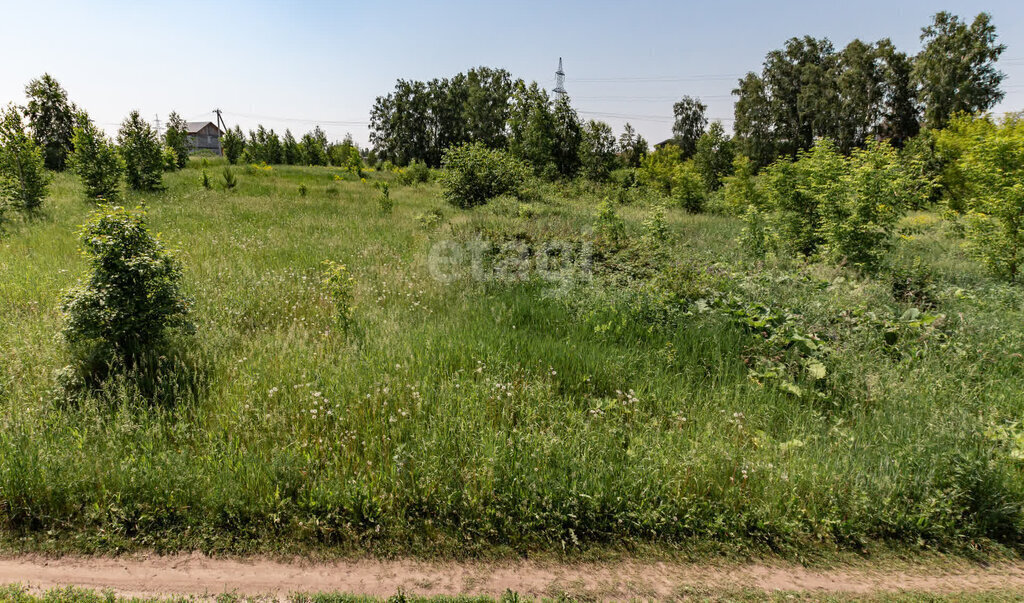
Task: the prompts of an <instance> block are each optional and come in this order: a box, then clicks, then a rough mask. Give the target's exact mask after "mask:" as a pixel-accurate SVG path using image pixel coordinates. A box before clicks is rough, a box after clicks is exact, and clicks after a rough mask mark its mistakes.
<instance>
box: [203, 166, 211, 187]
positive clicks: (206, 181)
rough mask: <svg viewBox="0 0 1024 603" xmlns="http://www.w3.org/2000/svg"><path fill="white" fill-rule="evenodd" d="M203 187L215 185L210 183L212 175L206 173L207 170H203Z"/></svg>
mask: <svg viewBox="0 0 1024 603" xmlns="http://www.w3.org/2000/svg"><path fill="white" fill-rule="evenodd" d="M203 188H205V189H206V190H210V189H211V188H213V185H212V184H210V175H209V174H207V173H206V170H203Z"/></svg>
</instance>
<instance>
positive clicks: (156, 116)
mask: <svg viewBox="0 0 1024 603" xmlns="http://www.w3.org/2000/svg"><path fill="white" fill-rule="evenodd" d="M153 117H155V118H156V120H155V121H156V135H157V136H160V114H159V113H157V114H154V115H153Z"/></svg>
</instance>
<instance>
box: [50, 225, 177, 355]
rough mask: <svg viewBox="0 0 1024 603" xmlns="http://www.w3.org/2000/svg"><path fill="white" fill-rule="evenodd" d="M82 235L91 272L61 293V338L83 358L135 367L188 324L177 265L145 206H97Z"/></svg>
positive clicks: (83, 246) (84, 250) (83, 247)
mask: <svg viewBox="0 0 1024 603" xmlns="http://www.w3.org/2000/svg"><path fill="white" fill-rule="evenodd" d="M79 236H80V240H81V244H82V249H83V252H84V254H85V255H86V256H87V257H88V259H89V267H90V272H89V274H88V275H87V276H86V277H85V278H83V279H82V280H80V281H79V282H78V284H77V285H75V286H74V287H73V288H72V289H71V290H69V291H68V292H67V294H66V295H65V296H64V300H63V303H62V309H63V312H64V329H63V336H64V339H65V341H67V343H68V344H69V345H70V346H71V348H72V351H73V353H74V355H75V357H76V358H77V359H79V360H80V361H84V360H85V359H92V360H94V361H95V359H102V360H103V361H107V362H117V363H119V364H121V365H122V366H123V367H125V368H129V369H130V368H133V367H134V366H136V364H137V363H138V362H139V361H140V359H142V358H143V357H144V356H146V355H147V354H150V353H151V352H153V351H155V350H159V349H160V347H161V344H162V343H164V341H165V339H166V337H167V334H168V331H169V330H170V329H174V328H180V327H186V326H187V324H188V323H187V320H186V319H187V316H188V314H189V307H190V304H191V302H190V300H189V299H188V298H187V297H186V296H185V295H184V293H183V292H182V290H181V275H182V272H181V266H180V264H179V263H178V261H177V259H176V258H175V257H174V255H173V254H172V253H171V252H169V251H168V250H167V249H165V248H164V246H163V244H162V243H161V242H160V240H159V238H158V237H156V236H154V235H153V234H151V233H150V231H149V229H148V228H147V227H146V222H145V213H144V212H142V211H129V210H127V209H125V208H123V207H117V206H110V205H101V206H100V208H99V209H98V210H96V211H95V212H94V213H93V214H92V216H91V217H90V219H89V221H88V222H87V223H86V224H85V225H84V226H83V227H82V230H81V232H80V235H79Z"/></svg>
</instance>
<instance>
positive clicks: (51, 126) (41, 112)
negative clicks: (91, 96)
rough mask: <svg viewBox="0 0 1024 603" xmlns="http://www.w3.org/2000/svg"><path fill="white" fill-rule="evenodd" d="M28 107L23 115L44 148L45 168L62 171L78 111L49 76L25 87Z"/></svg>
mask: <svg viewBox="0 0 1024 603" xmlns="http://www.w3.org/2000/svg"><path fill="white" fill-rule="evenodd" d="M25 95H26V96H27V97H28V104H27V105H26V106H25V116H26V117H27V118H28V123H29V127H30V128H31V129H32V136H33V138H35V140H36V143H38V144H39V146H40V147H42V149H43V157H44V161H45V163H46V167H47V168H49V169H51V170H56V171H61V170H63V169H64V167H65V165H66V163H67V157H68V153H70V152H71V149H72V146H71V137H72V136H73V135H74V129H75V113H76V112H77V109H75V106H74V105H73V104H72V103H71V102H70V101H68V93H67V92H66V91H65V90H64V88H63V87H62V86H61V85H60V83H59V82H58V81H57V80H56V79H54V78H53V76H51V75H50V74H49V73H44V74H43V76H42V77H40V78H39V79H35V80H32V81H30V82H29V83H28V85H27V86H25Z"/></svg>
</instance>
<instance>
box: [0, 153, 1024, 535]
mask: <svg viewBox="0 0 1024 603" xmlns="http://www.w3.org/2000/svg"><path fill="white" fill-rule="evenodd" d="M200 172H201V170H200V169H199V168H197V167H195V166H193V167H191V168H188V169H185V170H183V171H181V172H177V173H174V174H169V175H167V176H166V178H165V180H166V182H167V185H168V188H167V190H166V191H164V192H161V193H154V194H146V195H136V196H133V197H130V198H129V200H128V203H129V204H140V203H144V204H145V205H146V207H147V209H148V211H149V218H148V221H149V224H150V227H151V228H152V229H153V230H154V231H158V232H160V233H162V236H163V239H164V241H165V242H167V243H168V244H169V246H171V247H176V248H178V249H179V250H180V257H181V260H182V263H183V264H184V267H185V279H184V280H185V287H186V289H187V293H188V294H189V295H191V296H192V297H193V298H194V299H195V300H196V302H197V305H196V308H195V312H194V316H193V318H194V320H195V322H196V326H197V330H198V332H197V336H195V337H193V338H191V339H190V340H188V341H183V342H181V343H180V344H179V345H178V347H177V352H176V353H177V357H176V358H175V360H174V361H175V362H177V363H178V367H179V368H178V370H177V371H176V374H175V375H174V376H173V381H174V383H173V384H172V389H173V391H175V392H177V394H176V395H175V396H173V400H172V401H171V402H170V403H167V402H166V401H161V402H159V403H158V402H155V401H153V400H150V399H146V398H145V397H144V395H143V393H142V392H143V390H142V389H140V388H139V387H138V386H137V384H134V383H133V382H132V381H131V380H130V379H123V378H122V379H117V378H115V379H111V380H110V381H108V382H107V384H106V385H105V387H104V388H103V389H102V390H100V391H96V392H94V393H93V394H91V395H89V396H88V397H86V398H85V399H81V400H76V401H70V402H69V401H67V400H64V399H63V398H62V397H61V396H59V395H57V394H56V392H55V387H56V385H55V381H54V378H53V374H54V372H55V371H56V370H57V369H59V368H60V367H62V366H63V365H64V364H65V363H66V361H67V359H66V357H65V351H64V350H63V348H62V346H61V344H60V342H59V340H57V339H56V338H55V336H56V334H57V333H58V331H59V329H60V326H61V317H60V314H59V310H58V307H59V299H60V295H61V292H62V291H63V290H64V289H66V288H67V287H69V286H70V285H71V284H73V283H74V281H75V280H76V278H77V277H78V276H79V275H80V274H81V271H82V270H83V269H84V266H85V263H84V261H83V260H82V258H81V257H80V256H79V255H78V253H77V250H76V238H75V230H76V229H77V227H78V225H79V224H81V223H82V222H84V220H85V219H86V216H87V214H88V212H89V209H90V206H89V205H88V204H87V203H85V202H83V201H81V198H82V195H81V192H80V190H79V189H78V185H77V182H76V181H74V180H73V179H72V178H71V177H70V176H67V175H59V176H58V177H57V178H56V180H55V182H54V184H53V186H52V197H51V198H50V199H48V200H47V202H46V205H45V208H46V209H45V215H44V216H43V217H42V218H39V219H35V220H30V221H24V222H13V223H11V224H8V225H7V226H6V227H5V230H4V232H3V233H2V234H0V308H2V309H3V311H2V312H0V350H2V356H0V358H2V360H0V384H5V385H3V386H2V387H0V392H2V393H0V409H2V411H0V422H2V429H0V519H2V521H3V527H2V535H3V537H4V539H5V540H6V541H7V542H8V543H21V544H22V545H31V546H33V547H38V546H56V547H59V548H69V549H76V550H87V551H92V550H100V551H112V550H121V549H123V548H133V547H153V548H156V549H160V550H170V549H193V548H202V549H205V550H213V551H238V552H244V551H252V550H281V549H282V548H297V549H301V548H304V547H335V548H337V549H344V550H349V549H359V550H368V551H374V552H379V553H395V552H404V553H420V554H433V553H440V554H455V555H465V554H502V553H510V552H516V553H522V552H526V551H533V550H543V551H557V552H561V551H577V552H579V551H586V550H588V549H590V548H591V547H594V546H596V545H613V546H633V545H645V546H646V545H655V546H656V547H664V548H678V547H691V546H710V547H713V548H720V549H729V550H740V551H757V552H766V551H775V552H783V553H786V554H797V555H813V554H820V553H824V552H828V551H832V550H837V549H839V550H862V549H865V548H871V547H872V546H875V545H878V544H886V545H894V546H898V547H909V548H913V549H916V548H921V547H925V548H930V547H935V548H940V549H953V550H969V549H972V548H976V547H979V546H981V547H989V548H993V547H1009V548H1011V549H1017V548H1018V546H1019V543H1020V537H1021V535H1022V533H1024V532H1022V528H1024V523H1022V515H1021V505H1022V503H1024V481H1022V480H1021V477H1022V476H1021V465H1020V464H1019V461H1016V460H1014V449H1013V444H1012V442H1011V441H1010V439H1008V438H1006V437H1001V436H999V435H993V434H998V433H1011V434H1012V433H1014V432H1013V430H1014V429H1016V428H1015V427H1014V425H1013V422H1014V421H1016V420H1019V419H1020V418H1021V413H1022V394H1021V392H1022V391H1024V390H1022V385H1024V384H1022V374H1024V373H1022V361H1021V359H1020V354H1019V351H1020V350H1021V347H1022V344H1024V335H1022V333H1024V295H1022V293H1021V291H1020V289H1019V288H1011V287H1007V286H1002V285H998V284H996V283H994V282H991V281H989V280H988V279H987V278H986V277H985V276H984V275H983V273H982V272H981V271H980V269H978V267H977V266H975V265H973V264H970V263H968V262H965V261H962V259H961V257H960V255H959V252H958V251H957V248H956V243H955V240H954V239H953V238H952V236H951V234H950V233H948V232H946V231H945V230H944V229H943V226H942V225H941V223H932V222H930V221H927V220H925V221H924V222H928V223H927V224H926V225H925V227H924V230H922V227H921V225H920V224H917V223H913V224H911V226H913V228H916V229H917V230H914V233H913V234H908V235H905V236H906V237H907V240H905V241H903V242H902V243H901V245H900V246H899V247H898V248H897V251H896V252H895V253H894V255H893V258H892V260H893V261H894V262H897V263H900V262H902V263H906V262H910V261H912V260H913V259H914V258H918V259H920V260H921V261H923V262H925V264H927V265H929V266H934V267H935V273H936V275H937V276H936V279H937V281H936V282H937V284H936V290H935V292H934V297H935V298H936V299H937V303H938V307H937V309H933V310H931V311H932V312H935V313H941V314H943V315H944V316H945V318H944V319H943V320H944V323H943V324H944V325H945V326H944V327H943V330H942V332H941V333H939V334H930V333H931V331H928V332H925V331H923V330H921V331H912V332H910V331H908V333H910V334H909V335H906V336H901V339H900V340H899V343H898V344H897V345H896V346H890V345H887V344H886V343H885V342H886V339H885V336H884V333H883V332H882V331H883V330H884V329H885V328H887V327H880V326H878V325H879V324H880V323H879V322H878V321H880V320H881V318H878V320H876V321H874V322H873V321H872V320H874V319H871V320H869V319H868V318H864V316H865V313H871V314H872V315H873V316H875V317H890V318H889V319H887V320H890V321H891V322H893V324H896V323H898V322H899V321H898V317H899V316H900V315H901V314H902V313H903V312H904V311H905V310H906V309H907V307H905V304H904V305H901V302H898V301H896V300H894V299H893V298H892V296H891V294H890V291H889V289H890V287H889V283H888V282H887V281H886V280H885V279H884V278H877V279H867V278H864V277H860V276H857V275H855V274H853V273H848V272H844V271H842V270H840V269H834V268H826V267H823V266H819V265H814V264H811V265H805V264H801V263H798V262H796V261H794V260H792V259H785V258H783V259H779V260H773V261H772V262H769V263H767V264H765V263H751V262H749V261H748V260H746V259H745V258H743V256H742V255H741V254H740V252H739V251H738V249H737V246H736V244H735V243H734V242H733V241H734V238H735V236H736V235H737V233H738V230H739V228H740V225H739V222H738V221H737V220H734V219H732V218H727V217H719V216H710V215H698V216H691V215H686V214H684V213H683V212H682V211H681V210H675V209H670V210H668V211H667V214H666V223H667V226H668V229H669V233H670V243H669V244H668V248H667V249H664V250H662V251H661V252H660V253H662V255H659V256H657V257H658V258H660V259H659V260H658V262H660V263H662V264H665V265H669V264H678V263H683V264H687V265H694V266H698V267H699V270H701V271H705V272H707V273H708V274H713V275H714V282H715V283H716V285H715V286H716V287H718V288H719V289H720V290H721V291H722V292H729V293H731V294H733V295H735V296H738V297H740V298H742V299H743V300H745V303H748V304H756V303H764V304H767V305H769V306H771V307H772V308H776V309H778V310H779V311H780V312H789V313H791V314H792V315H793V316H795V318H793V319H792V320H793V321H795V322H796V323H798V324H799V325H801V328H804V329H806V330H808V331H811V332H814V333H816V334H818V335H820V336H821V337H823V338H825V339H826V340H828V342H829V348H830V350H831V351H830V355H829V357H828V358H829V360H828V363H827V364H828V370H829V377H828V384H829V385H828V387H827V388H818V389H816V390H815V389H814V387H806V389H810V390H813V393H812V394H810V395H804V396H794V395H792V394H791V393H787V392H786V391H784V390H783V389H781V388H779V387H775V386H774V385H773V384H772V382H771V381H770V380H767V379H758V378H751V373H750V369H751V367H752V366H754V365H755V364H756V362H757V360H758V358H760V357H761V356H764V355H765V354H767V353H769V352H766V351H765V350H764V349H763V346H762V345H761V344H760V341H761V340H762V339H763V337H762V336H761V335H760V334H758V333H756V332H750V330H749V329H744V328H741V327H739V326H737V324H736V322H735V321H733V320H731V319H730V318H729V317H728V316H726V315H724V314H722V313H719V312H714V311H707V312H700V311H685V312H676V313H673V314H670V315H667V316H668V318H665V316H666V315H664V314H663V313H661V310H662V309H663V307H665V305H664V301H663V300H661V301H659V299H658V298H657V297H656V296H654V295H653V294H651V293H650V291H649V289H648V288H647V285H648V283H647V281H646V280H645V277H643V276H642V275H641V276H637V273H636V272H637V271H639V272H641V273H642V272H643V271H644V270H646V269H647V268H643V262H644V258H643V257H639V259H637V258H633V259H630V257H631V256H629V255H628V254H619V255H617V256H614V257H609V258H608V259H606V260H605V261H604V263H603V264H601V265H600V266H599V268H600V269H599V270H597V271H596V274H595V276H594V278H593V279H590V280H586V281H583V282H579V283H574V284H571V285H570V286H568V287H563V286H560V285H557V284H552V283H546V282H544V281H542V280H539V279H528V280H526V281H523V282H506V281H498V280H494V281H490V282H477V281H474V280H471V279H467V280H459V281H455V282H451V283H443V282H440V281H438V280H435V279H433V278H431V276H430V271H429V269H428V268H429V267H428V265H427V264H428V257H429V255H430V248H431V245H432V244H433V243H434V242H436V241H437V240H440V239H456V240H469V239H471V238H473V237H476V236H485V237H489V238H491V239H495V240H498V239H503V240H516V239H519V240H521V239H526V240H535V241H540V240H546V239H572V240H579V239H581V238H586V236H587V235H586V234H585V233H587V232H589V231H591V230H592V229H593V227H594V222H595V217H594V216H595V208H596V206H597V203H598V200H599V198H598V196H596V195H600V191H597V192H596V194H595V192H593V191H587V190H576V191H572V193H571V194H570V192H569V191H567V190H562V189H559V188H557V187H553V188H551V187H549V188H547V189H545V193H544V198H543V199H541V200H539V201H535V202H531V210H530V211H529V212H523V211H520V208H519V207H518V206H519V204H518V203H517V202H516V201H514V200H511V199H501V200H498V201H496V202H493V203H492V204H490V205H487V206H485V207H481V208H478V209H475V210H472V211H468V212H467V211H457V210H452V209H451V208H449V207H446V206H444V204H443V202H442V200H441V198H440V192H439V190H438V189H437V188H436V187H435V186H434V185H430V184H426V185H417V186H409V187H400V186H395V187H393V188H392V189H391V196H392V198H393V199H394V208H393V211H392V212H391V213H390V214H385V213H382V212H380V211H379V207H378V203H377V196H378V193H377V190H376V189H375V188H374V186H373V182H372V181H371V182H361V181H359V180H358V179H356V178H354V177H352V176H351V175H350V174H346V173H344V172H343V171H341V170H336V169H330V168H299V167H278V166H274V167H273V168H270V169H268V168H250V169H237V170H236V173H237V174H238V184H237V186H236V187H234V188H233V189H229V190H225V189H224V187H222V186H218V185H216V184H215V185H214V188H213V189H212V190H206V189H204V188H203V187H202V186H201V185H200V183H201V173H200ZM374 177H375V178H383V177H386V175H381V174H376V175H374V176H373V177H371V180H372V179H373V178H374ZM299 184H304V185H305V186H306V187H307V190H308V194H306V195H303V196H300V195H299V194H298V185H299ZM433 210H439V211H440V212H441V214H442V215H443V216H444V218H443V219H442V221H441V223H440V224H438V225H436V226H432V227H427V226H425V225H424V223H423V222H422V221H421V220H420V219H419V217H420V216H422V215H425V214H427V213H428V212H431V211H433ZM616 211H617V212H618V214H619V215H620V216H621V217H622V218H623V219H624V220H625V222H626V227H627V235H628V236H630V237H632V238H639V237H640V233H641V232H642V229H643V227H642V225H641V223H642V222H643V220H644V219H645V218H647V217H649V215H650V213H651V211H652V209H651V208H650V207H647V206H644V205H636V206H624V207H618V208H616ZM527 216H530V217H527ZM919 221H920V220H919ZM908 232H909V231H908ZM638 253H639V252H638ZM325 260H333V261H337V262H341V263H344V264H346V265H347V267H348V269H349V270H350V271H351V273H352V274H353V275H354V277H355V279H356V286H355V305H356V309H355V312H354V317H353V321H354V322H353V326H352V328H350V329H348V330H347V331H346V330H345V329H342V328H340V326H339V323H338V320H337V316H336V315H335V308H334V305H333V302H332V300H331V299H330V297H329V295H328V293H327V291H325V290H324V288H323V286H322V284H321V280H320V270H321V266H322V263H323V262H324V261H325ZM656 264H657V263H656ZM638 266H639V268H638ZM653 269H654V270H655V272H657V271H658V270H659V269H660V266H659V265H655V266H654V268H653ZM648 307H650V308H653V310H650V311H648ZM896 327H900V325H899V324H896ZM896 327H893V328H896ZM900 328H903V327H900ZM906 329H911V328H910V327H906ZM940 335H941V336H940ZM772 353H776V352H772ZM777 353H778V354H786V353H788V352H787V350H780V351H777ZM812 385H813V384H812ZM805 386H806V384H805ZM1000 428H1002V429H1003V432H1000V431H999V429H1000ZM1007 430H1009V431H1007ZM1011 439H1012V438H1011Z"/></svg>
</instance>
